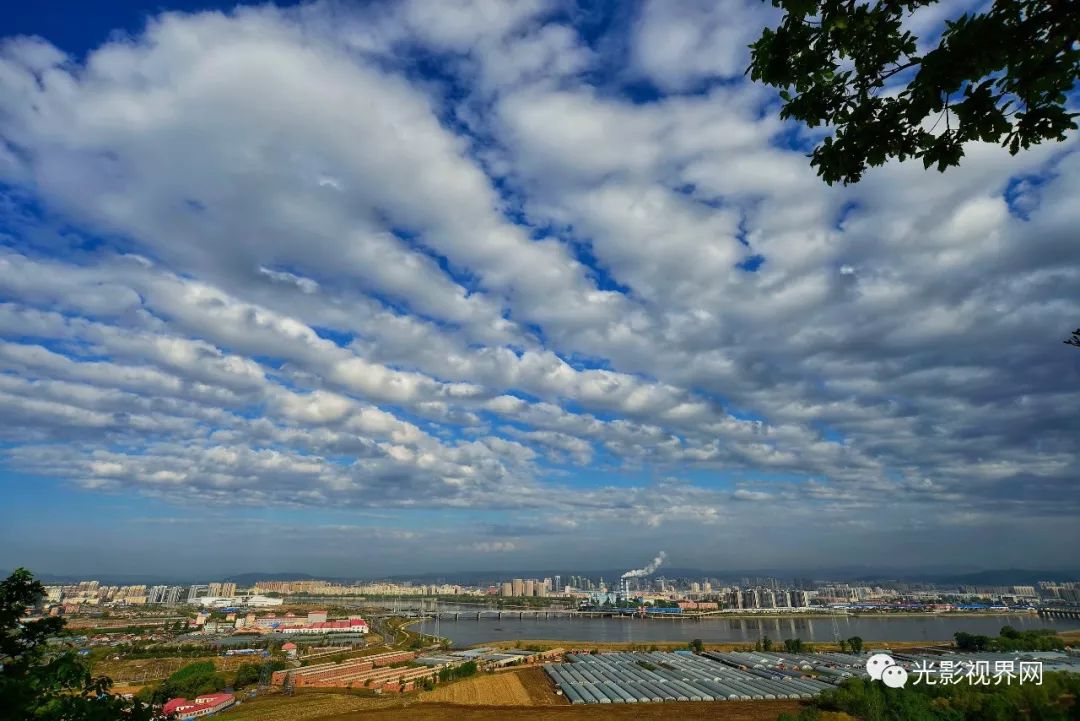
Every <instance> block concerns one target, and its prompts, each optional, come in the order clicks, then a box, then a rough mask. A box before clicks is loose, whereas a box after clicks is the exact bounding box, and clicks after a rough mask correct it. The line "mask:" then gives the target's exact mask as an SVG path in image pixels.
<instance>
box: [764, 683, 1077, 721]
mask: <svg viewBox="0 0 1080 721" xmlns="http://www.w3.org/2000/svg"><path fill="white" fill-rule="evenodd" d="M1078 698H1080V676H1077V675H1075V674H1064V673H1048V674H1046V675H1045V676H1044V677H1043V683H1042V685H1035V684H1023V685H1021V684H1013V685H1002V686H982V685H978V684H974V685H973V684H969V683H968V682H967V681H966V680H965V681H963V682H961V683H959V684H955V685H954V684H936V685H927V684H917V685H913V684H911V683H909V684H907V685H906V686H905V687H904V688H898V689H892V688H888V687H887V686H885V685H884V684H882V683H878V682H875V681H870V680H869V679H861V678H856V679H849V680H847V681H845V682H844V683H843V684H841V685H840V686H839V687H838V688H837V689H835V690H833V691H829V692H826V693H825V694H823V695H822V696H821V697H820V698H818V699H815V700H814V701H812V702H810V705H809V706H808V707H806V708H804V709H803V710H802V711H800V712H799V713H798V714H786V713H785V714H781V715H780V717H779V718H778V719H777V721H824V719H826V718H833V716H832V715H831V713H836V712H842V713H845V714H848V717H854V718H858V719H861V721H1017V719H1031V720H1032V721H1034V720H1035V719H1038V721H1076V720H1077V719H1080V702H1077V699H1078ZM830 712H831V713H830ZM826 714H829V715H826Z"/></svg>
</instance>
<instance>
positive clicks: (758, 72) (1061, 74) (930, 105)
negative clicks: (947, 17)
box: [748, 0, 1080, 185]
mask: <svg viewBox="0 0 1080 721" xmlns="http://www.w3.org/2000/svg"><path fill="white" fill-rule="evenodd" d="M933 2H934V0H877V1H876V2H875V1H871V2H866V1H865V0H859V1H858V2H857V1H856V0H772V4H773V5H774V6H776V7H778V8H780V9H781V10H783V11H784V18H783V21H782V22H781V24H780V26H779V27H776V28H767V29H766V30H765V31H764V33H763V34H762V36H761V37H760V38H759V39H758V40H757V42H755V43H754V44H753V45H751V46H750V47H751V63H750V67H749V69H748V72H749V73H750V76H751V77H752V78H753V79H754V80H760V81H763V82H765V83H768V84H769V85H772V86H774V87H777V88H779V89H780V97H781V99H782V100H783V103H784V104H783V109H782V110H781V113H780V114H781V117H783V118H792V119H796V120H801V121H803V122H805V123H806V124H807V125H809V126H810V127H816V126H819V125H822V124H825V125H827V126H829V127H830V128H831V129H832V135H831V136H829V137H826V138H825V140H824V141H823V142H822V143H821V144H820V145H818V146H817V147H816V148H815V149H814V151H813V153H812V155H811V157H812V160H811V165H813V166H814V167H815V168H816V169H817V171H818V174H819V175H820V176H821V177H822V178H823V179H824V180H825V182H827V183H829V184H830V185H831V184H833V183H835V182H837V181H839V182H842V183H844V184H845V185H846V184H848V183H854V182H857V181H858V180H859V179H860V178H861V177H862V174H863V172H864V171H865V170H866V168H867V166H876V165H881V164H883V163H885V162H886V161H887V160H889V159H890V158H899V159H900V160H904V159H906V158H921V159H922V162H923V165H924V166H925V167H927V168H929V167H930V166H931V165H936V166H937V168H938V170H940V171H944V170H945V169H946V168H947V167H949V166H952V165H957V164H959V162H960V159H961V158H962V157H963V155H964V144H965V143H969V142H971V141H985V142H991V143H1001V144H1002V145H1003V146H1004V147H1007V148H1008V149H1009V152H1010V153H1013V154H1015V153H1017V152H1019V150H1020V149H1021V148H1028V147H1030V146H1031V145H1035V144H1038V143H1041V142H1043V141H1048V140H1063V139H1064V138H1065V136H1066V133H1067V131H1069V130H1072V129H1075V128H1076V127H1077V124H1076V121H1075V117H1076V115H1077V113H1072V112H1069V111H1068V110H1067V108H1066V102H1067V98H1066V94H1067V93H1068V92H1069V91H1070V90H1072V89H1073V87H1074V86H1075V85H1076V83H1077V78H1078V75H1080V10H1078V8H1077V3H1076V0H995V1H994V3H993V5H991V6H990V7H989V9H985V10H984V11H981V12H977V13H969V14H965V15H962V16H961V17H960V18H958V19H956V20H953V21H950V22H947V23H946V28H945V31H944V32H943V33H942V35H941V38H940V40H939V42H938V43H937V45H936V47H932V48H931V49H929V50H928V51H927V52H925V53H922V52H921V49H920V47H919V42H918V38H916V37H915V36H914V35H913V34H912V33H911V32H910V31H909V30H908V29H907V28H906V27H905V18H906V17H907V16H909V15H910V14H911V13H913V12H914V11H916V10H918V9H919V8H922V7H924V6H928V5H931V4H933Z"/></svg>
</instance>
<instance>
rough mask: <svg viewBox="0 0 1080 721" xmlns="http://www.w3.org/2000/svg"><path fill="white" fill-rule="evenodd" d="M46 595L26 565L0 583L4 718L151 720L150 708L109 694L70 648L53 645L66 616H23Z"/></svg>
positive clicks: (107, 683)
mask: <svg viewBox="0 0 1080 721" xmlns="http://www.w3.org/2000/svg"><path fill="white" fill-rule="evenodd" d="M44 593H45V589H44V587H43V586H42V585H41V583H40V582H38V581H35V580H34V577H33V576H32V575H31V573H30V572H29V571H27V570H26V569H25V568H19V569H16V570H15V572H14V573H12V574H11V575H10V576H9V577H8V578H7V579H6V580H4V581H0V664H2V670H0V721H7V720H8V719H13V720H14V719H18V721H120V720H122V721H149V719H150V718H151V716H152V714H151V712H150V709H149V708H147V707H146V706H143V705H142V704H140V703H137V702H131V701H126V700H124V699H122V698H120V697H119V696H113V695H111V694H110V693H109V689H110V688H111V687H112V681H111V680H109V679H108V678H106V677H104V676H99V677H94V676H93V675H91V673H90V669H89V668H88V667H87V665H86V664H85V663H84V662H83V660H82V659H81V658H79V656H78V655H77V654H76V653H75V651H74V650H73V649H71V648H64V647H63V646H52V645H50V643H49V641H50V639H55V638H57V637H58V636H59V634H60V633H61V631H62V630H63V628H64V620H63V619H62V618H57V617H53V618H42V619H38V620H34V621H26V620H24V616H25V614H26V610H27V609H28V608H30V607H31V606H33V605H34V604H35V603H36V602H37V601H38V599H40V598H41V596H42V595H43V594H44Z"/></svg>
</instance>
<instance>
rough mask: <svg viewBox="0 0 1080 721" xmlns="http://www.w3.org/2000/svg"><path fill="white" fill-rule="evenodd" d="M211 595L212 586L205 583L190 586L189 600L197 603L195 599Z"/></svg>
mask: <svg viewBox="0 0 1080 721" xmlns="http://www.w3.org/2000/svg"><path fill="white" fill-rule="evenodd" d="M209 595H210V587H209V586H207V585H205V584H195V585H193V586H190V587H189V588H188V593H187V602H188V603H195V601H196V600H197V599H199V598H201V597H202V596H209Z"/></svg>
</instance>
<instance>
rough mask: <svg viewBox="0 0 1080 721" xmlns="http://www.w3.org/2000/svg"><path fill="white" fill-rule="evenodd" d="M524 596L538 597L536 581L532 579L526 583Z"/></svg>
mask: <svg viewBox="0 0 1080 721" xmlns="http://www.w3.org/2000/svg"><path fill="white" fill-rule="evenodd" d="M523 595H525V596H535V595H536V581H534V580H533V579H531V578H530V579H529V580H527V581H526V582H525V593H524V594H523Z"/></svg>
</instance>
